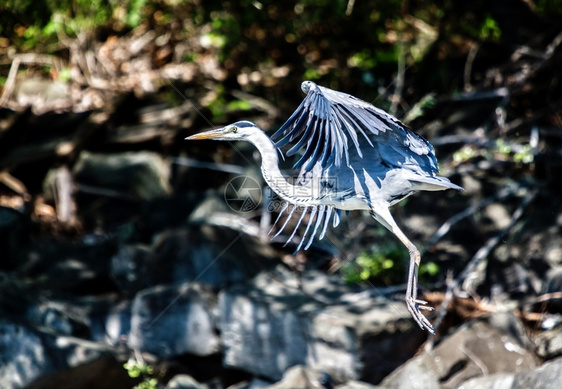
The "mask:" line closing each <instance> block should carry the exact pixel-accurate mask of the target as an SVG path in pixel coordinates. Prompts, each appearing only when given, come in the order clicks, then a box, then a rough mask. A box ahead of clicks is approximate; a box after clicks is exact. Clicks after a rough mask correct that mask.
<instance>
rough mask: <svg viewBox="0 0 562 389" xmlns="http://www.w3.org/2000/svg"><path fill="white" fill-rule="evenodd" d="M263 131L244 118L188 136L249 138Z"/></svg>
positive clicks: (197, 137)
mask: <svg viewBox="0 0 562 389" xmlns="http://www.w3.org/2000/svg"><path fill="white" fill-rule="evenodd" d="M258 132H263V131H262V130H261V128H259V127H258V126H256V125H255V124H254V123H252V122H249V121H247V120H242V121H240V122H236V123H233V124H229V125H228V126H225V127H222V128H219V129H216V130H211V131H205V132H201V133H199V134H195V135H191V136H188V137H187V138H185V139H187V140H200V139H213V140H249V138H250V137H251V136H252V135H255V134H256V133H258Z"/></svg>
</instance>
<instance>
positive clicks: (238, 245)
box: [145, 224, 278, 287]
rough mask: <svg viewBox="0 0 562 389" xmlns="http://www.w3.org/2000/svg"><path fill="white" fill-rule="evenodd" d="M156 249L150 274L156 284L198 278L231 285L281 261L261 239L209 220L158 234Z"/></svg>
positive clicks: (150, 278)
mask: <svg viewBox="0 0 562 389" xmlns="http://www.w3.org/2000/svg"><path fill="white" fill-rule="evenodd" d="M152 250H153V253H154V255H153V258H152V260H151V262H150V263H149V264H148V271H147V277H148V279H149V280H150V281H149V282H152V283H153V284H159V283H179V282H186V281H197V282H198V283H203V284H208V285H211V286H213V287H220V286H228V285H232V284H235V283H244V282H247V281H248V280H250V279H251V278H252V277H254V276H255V275H256V274H257V273H258V272H259V271H260V270H262V269H267V268H268V267H272V266H274V265H276V264H277V263H278V259H277V258H276V257H275V256H274V253H273V251H272V249H271V248H270V246H269V245H268V244H267V243H264V242H262V241H261V240H260V239H258V238H256V237H253V236H249V235H247V234H245V233H244V232H241V231H237V230H235V229H233V228H228V227H223V226H215V225H208V224H203V225H198V224H195V225H190V226H187V227H183V228H175V229H173V230H168V231H164V232H163V233H161V234H159V235H158V236H157V237H156V238H155V243H154V245H153V248H152ZM145 280H146V278H145Z"/></svg>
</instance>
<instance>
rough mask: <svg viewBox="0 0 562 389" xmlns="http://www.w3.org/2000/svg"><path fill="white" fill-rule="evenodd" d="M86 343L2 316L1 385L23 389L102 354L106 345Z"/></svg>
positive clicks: (0, 321)
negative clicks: (29, 326) (42, 377)
mask: <svg viewBox="0 0 562 389" xmlns="http://www.w3.org/2000/svg"><path fill="white" fill-rule="evenodd" d="M83 343H84V345H82V344H80V342H76V341H74V339H73V338H69V337H65V336H55V335H50V334H46V333H41V332H38V331H36V330H33V329H31V328H28V327H25V326H23V325H20V324H15V323H10V322H8V321H5V320H3V319H0V387H1V388H3V389H11V388H21V387H23V386H26V385H28V384H29V383H31V382H32V381H34V380H35V379H37V378H38V377H40V376H43V375H45V374H49V373H53V372H54V371H57V370H60V369H65V368H68V367H73V366H78V365H80V364H83V363H85V362H88V361H91V360H94V359H96V358H99V357H100V356H101V355H103V353H104V350H103V347H101V346H100V347H89V345H86V346H85V344H86V343H87V342H83Z"/></svg>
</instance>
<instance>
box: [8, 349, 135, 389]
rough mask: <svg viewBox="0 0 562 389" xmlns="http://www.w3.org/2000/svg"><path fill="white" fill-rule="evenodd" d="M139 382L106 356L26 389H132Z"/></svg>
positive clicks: (46, 377) (36, 382)
mask: <svg viewBox="0 0 562 389" xmlns="http://www.w3.org/2000/svg"><path fill="white" fill-rule="evenodd" d="M139 381H140V379H133V378H130V377H129V375H128V374H127V372H126V371H125V369H124V368H123V363H122V362H119V361H117V360H115V358H113V357H112V356H106V357H103V358H98V359H95V360H93V361H91V362H87V363H84V364H81V365H79V366H76V367H74V368H69V369H63V370H60V371H57V372H55V373H52V374H47V375H46V376H43V377H40V378H38V379H37V380H36V381H33V383H31V384H30V385H29V386H26V389H53V388H57V389H77V388H95V389H123V388H132V387H133V386H134V385H135V384H138V382H139ZM2 388H5V387H4V386H2Z"/></svg>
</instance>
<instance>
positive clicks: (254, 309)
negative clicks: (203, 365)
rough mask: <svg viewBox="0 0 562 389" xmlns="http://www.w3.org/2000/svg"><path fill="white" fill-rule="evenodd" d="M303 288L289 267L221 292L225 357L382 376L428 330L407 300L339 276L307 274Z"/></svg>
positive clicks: (241, 363) (259, 368) (281, 367)
mask: <svg viewBox="0 0 562 389" xmlns="http://www.w3.org/2000/svg"><path fill="white" fill-rule="evenodd" d="M302 280H303V286H304V289H305V290H306V294H304V293H303V292H301V291H300V290H299V288H298V284H297V282H296V280H295V278H294V277H293V276H292V275H290V274H287V273H286V272H284V271H280V270H278V271H276V272H275V273H262V274H260V275H258V276H257V277H256V279H255V280H254V281H253V282H252V283H251V284H250V285H240V286H236V287H233V288H230V289H227V290H225V291H222V292H221V293H220V294H219V309H220V321H219V323H220V327H219V329H220V330H221V334H222V336H221V342H222V346H223V349H224V364H225V366H227V367H233V368H238V369H241V370H244V371H247V372H250V373H253V374H255V375H258V376H260V377H267V378H269V379H272V380H280V379H281V378H282V375H283V373H284V372H285V370H287V369H288V368H290V367H291V366H295V365H305V366H307V367H311V368H314V369H316V370H322V371H329V372H330V373H333V374H334V375H336V376H339V377H342V378H343V379H361V380H363V381H367V382H378V381H380V380H381V379H382V378H383V377H385V376H386V375H387V374H388V373H390V372H391V371H392V370H394V369H395V368H397V367H398V366H400V365H401V364H402V363H404V361H406V360H407V359H408V358H410V357H411V356H412V355H413V354H414V353H415V352H416V350H417V348H418V347H419V346H420V344H421V343H422V341H423V337H424V333H423V332H421V331H420V330H419V328H418V327H417V326H415V325H414V323H413V321H412V320H411V317H410V315H409V314H408V313H407V311H406V308H405V306H404V304H402V303H396V302H391V303H390V304H389V302H388V300H387V301H383V300H382V299H379V300H377V299H372V298H367V297H363V296H362V298H361V299H357V300H358V301H357V302H353V301H352V300H353V299H352V297H353V296H355V294H354V293H353V291H352V289H351V288H349V287H347V286H346V285H344V284H343V282H342V281H341V279H340V278H339V277H335V276H334V277H332V276H327V275H325V274H322V273H320V272H315V271H314V272H308V273H304V274H303V279H302Z"/></svg>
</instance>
